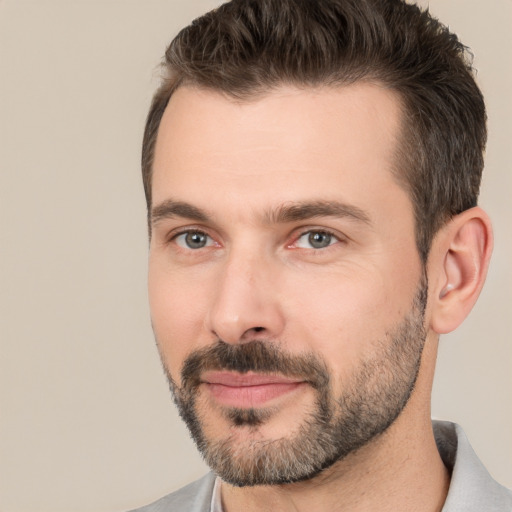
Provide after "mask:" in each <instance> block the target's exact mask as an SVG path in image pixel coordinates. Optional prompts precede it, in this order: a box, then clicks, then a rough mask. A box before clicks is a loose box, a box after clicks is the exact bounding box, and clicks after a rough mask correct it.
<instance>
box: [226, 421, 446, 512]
mask: <svg viewBox="0 0 512 512" xmlns="http://www.w3.org/2000/svg"><path fill="white" fill-rule="evenodd" d="M400 423H401V418H399V419H398V420H397V421H396V422H395V424H394V425H393V426H392V427H390V428H389V429H388V431H387V432H385V433H384V434H382V435H381V436H380V437H379V438H378V439H375V440H374V441H372V442H371V443H369V444H368V445H367V446H365V447H364V448H362V449H360V450H358V451H357V452H356V453H353V454H351V455H349V456H347V457H346V458H345V459H344V460H342V461H338V462H337V463H336V464H334V465H333V466H332V467H331V468H329V469H328V470H325V471H324V472H323V473H321V474H320V475H318V476H317V477H315V478H313V479H311V480H308V481H305V482H299V483H295V484H287V485H278V486H259V487H246V488H238V487H233V486H230V485H228V484H226V483H223V484H222V501H223V505H224V509H225V512H232V511H237V510H244V511H245V512H264V511H272V512H275V511H276V510H279V511H282V512H288V511H290V512H291V511H294V512H301V511H308V512H320V511H327V510H328V511H333V512H344V511H350V512H362V511H364V512H371V511H379V512H387V511H390V512H391V511H393V512H397V511H404V512H405V511H415V512H439V511H441V509H442V506H443V503H444V501H445V498H446V494H447V492H448V485H449V474H448V471H447V470H446V468H445V466H444V464H443V462H442V460H441V458H440V456H439V452H438V450H437V447H436V444H435V440H434V435H433V432H432V427H431V424H430V421H429V422H428V424H426V425H425V426H424V427H423V428H421V429H413V430H409V433H408V434H406V435H405V436H404V435H403V432H399V431H401V430H402V429H401V428H399V427H400ZM409 426H410V425H409Z"/></svg>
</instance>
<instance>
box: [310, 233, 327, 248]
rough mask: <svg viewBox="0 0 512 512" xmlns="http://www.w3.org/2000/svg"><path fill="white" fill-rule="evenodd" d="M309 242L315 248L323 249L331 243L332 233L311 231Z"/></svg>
mask: <svg viewBox="0 0 512 512" xmlns="http://www.w3.org/2000/svg"><path fill="white" fill-rule="evenodd" d="M309 243H310V244H311V246H312V247H314V248H315V249H323V248H324V247H327V246H329V244H330V243H331V235H329V233H322V232H316V233H311V234H310V235H309Z"/></svg>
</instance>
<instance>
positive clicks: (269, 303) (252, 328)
mask: <svg viewBox="0 0 512 512" xmlns="http://www.w3.org/2000/svg"><path fill="white" fill-rule="evenodd" d="M217 278H218V280H217V282H216V286H215V289H216V293H215V294H214V297H213V300H212V303H211V307H210V311H209V314H208V317H207V320H206V321H207V323H208V326H207V327H208V328H209V330H210V331H211V332H212V333H213V334H214V335H215V336H216V337H217V338H219V339H221V340H223V341H225V342H226V343H244V342H245V343H246V342H248V341H251V340H254V339H260V340H261V339H265V340H274V339H276V338H278V337H279V336H280V335H281V333H282V331H283V328H284V317H283V313H282V310H281V307H280V306H281V305H280V303H279V295H280V293H279V290H278V289H277V280H276V269H275V268H274V266H273V265H272V263H271V262H269V261H267V260H266V259H265V258H263V257H258V256H257V255H255V254H247V253H246V252H245V251H244V252H242V251H240V252H238V253H235V252H232V253H231V254H230V255H229V257H228V258H227V260H226V261H225V262H224V263H223V266H222V268H221V270H220V271H219V275H218V276H217Z"/></svg>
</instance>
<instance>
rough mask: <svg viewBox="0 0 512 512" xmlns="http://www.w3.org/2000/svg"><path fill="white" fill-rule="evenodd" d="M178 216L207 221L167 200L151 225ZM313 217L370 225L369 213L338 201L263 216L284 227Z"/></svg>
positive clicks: (292, 205)
mask: <svg viewBox="0 0 512 512" xmlns="http://www.w3.org/2000/svg"><path fill="white" fill-rule="evenodd" d="M176 217H181V218H185V219H190V220H193V221H196V222H208V221H209V220H210V215H208V214H207V213H206V212H205V211H204V210H202V209H200V208H198V207H197V206H194V205H192V204H190V203H186V202H183V201H174V200H173V199H168V200H166V201H164V202H162V203H160V204H159V205H157V206H155V207H154V208H153V209H152V210H151V223H152V224H156V223H158V222H159V221H161V220H164V219H172V218H176ZM315 217H347V218H349V219H352V220H355V221H358V222H362V223H364V224H368V225H371V224H372V222H371V220H370V217H369V216H368V214H367V213H366V212H365V211H364V210H362V209H361V208H358V207H357V206H353V205H349V204H345V203H342V202H339V201H323V200H322V201H304V202H290V203H286V204H283V205H281V206H279V207H278V208H276V209H275V210H271V211H270V212H267V213H266V214H265V216H264V219H265V221H266V223H268V224H284V223H287V222H297V221H303V220H308V219H313V218H315Z"/></svg>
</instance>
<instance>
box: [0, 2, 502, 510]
mask: <svg viewBox="0 0 512 512" xmlns="http://www.w3.org/2000/svg"><path fill="white" fill-rule="evenodd" d="M215 3H216V2H214V1H213V0H200V1H199V0H194V1H191V0H165V1H164V0H122V1H121V0H103V1H94V0H32V1H29V0H3V1H2V0H0V130H1V132H0V169H1V173H0V179H1V183H0V207H1V222H2V224H1V253H0V254H1V265H0V273H1V282H0V289H1V304H0V312H1V352H0V510H1V511H2V512H102V511H111V512H116V511H122V510H126V509H128V508H131V507H134V506H137V505H141V504H143V503H147V502H149V501H151V500H153V499H156V498H158V497H160V496H161V495H163V494H165V493H166V492H168V491H170V490H173V489H175V488H178V487H179V486H181V485H183V484H185V483H186V482H188V481H190V480H191V479H193V478H195V477H198V476H199V475H201V474H202V473H203V472H204V466H203V465H202V463H201V462H200V460H199V457H198V455H197V454H196V452H195V449H194V447H193V445H192V442H191V441H190V440H189V439H188V436H187V433H186V431H185V429H184V427H183V426H182V425H181V423H180V421H179V420H178V418H177V415H176V413H175V411H174V408H173V406H172V405H171V399H170V395H169V392H168V390H167V387H166V383H165V381H164V378H163V375H162V371H161V369H160V363H159V361H158V357H157V353H156V350H155V347H154V344H153V338H152V333H151V329H150V324H149V315H148V307H147V304H146V258H147V254H146V251H147V242H146V232H145V211H144V208H145V206H144V200H143V193H142V186H141V183H140V178H139V155H140V140H141V135H142V129H143V122H144V118H145V115H146V110H147V107H148V104H149V101H150V96H151V93H152V91H153V90H154V88H155V85H156V76H157V73H156V72H155V69H156V64H157V63H158V61H159V59H160V57H161V55H162V54H163V51H164V47H165V45H166V44H167V43H168V42H169V41H170V39H171V37H172V36H173V35H174V34H175V33H176V31H177V29H178V28H179V27H181V26H183V25H184V24H185V23H187V22H189V21H190V20H191V19H192V18H193V17H195V16H196V15H198V14H199V13H201V12H203V11H205V10H207V9H209V8H211V7H212V6H214V5H215ZM430 3H431V9H432V11H433V12H434V13H436V14H437V15H439V17H440V18H441V19H443V20H444V21H445V22H446V23H448V24H449V25H450V27H451V28H452V29H453V30H454V31H456V32H457V33H459V34H460V35H461V37H462V39H463V41H464V42H465V43H466V44H468V45H469V46H470V47H472V48H473V50H474V53H475V55H476V60H475V62H476V67H477V68H478V70H479V81H480V84H481V86H482V87H483V90H484V92H485V94H486V96H487V101H488V108H489V117H490V123H489V127H490V141H489V149H488V157H487V169H486V178H485V182H484V189H483V193H482V198H481V204H482V205H483V206H484V207H486V208H487V210H488V211H489V212H490V214H491V216H492V217H493V219H494V224H495V229H496V238H497V240H496V251H495V256H494V261H493V265H492V268H491V271H490V275H489V279H488V284H487V287H486V289H485V291H484V293H483V295H482V297H481V300H480V302H479V304H478V306H477V308H476V309H475V310H474V312H473V313H472V314H471V316H470V318H469V319H468V321H467V322H466V324H465V325H464V326H463V327H462V328H461V329H460V330H459V331H458V332H457V333H455V334H453V335H450V336H446V337H445V338H444V340H443V341H442V348H441V353H440V357H439V371H438V376H437V382H436V388H435V392H434V415H435V416H436V417H441V418H447V419H452V420H455V421H457V422H460V423H461V424H463V426H464V427H465V429H466V431H467V433H468V435H469V437H470V439H471V441H472V443H473V445H474V447H475V449H476V450H477V452H478V453H479V454H480V456H481V457H482V459H483V460H484V462H485V463H486V465H487V466H488V468H489V470H490V471H491V472H492V473H493V474H494V475H495V477H496V478H498V479H499V480H501V481H502V482H503V483H505V484H507V485H508V486H512V462H511V461H512V435H511V433H512V375H511V374H512V343H511V342H510V335H509V324H510V321H511V318H512V272H511V264H510V261H511V255H512V234H511V233H512V230H511V221H512V206H511V203H512V201H511V193H512V178H511V177H512V173H511V165H510V164H511V158H510V145H511V144H512V129H511V126H512V124H511V119H512V102H511V99H510V98H511V91H512V71H511V69H512V44H511V38H510V32H511V29H512V1H511V0H492V1H490V2H483V1H482V0H432V1H431V2H430Z"/></svg>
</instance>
